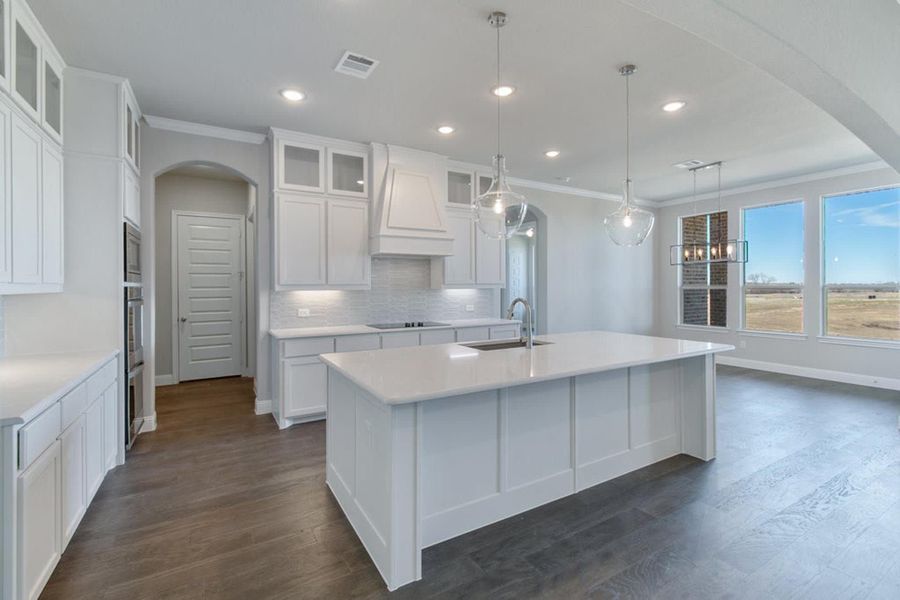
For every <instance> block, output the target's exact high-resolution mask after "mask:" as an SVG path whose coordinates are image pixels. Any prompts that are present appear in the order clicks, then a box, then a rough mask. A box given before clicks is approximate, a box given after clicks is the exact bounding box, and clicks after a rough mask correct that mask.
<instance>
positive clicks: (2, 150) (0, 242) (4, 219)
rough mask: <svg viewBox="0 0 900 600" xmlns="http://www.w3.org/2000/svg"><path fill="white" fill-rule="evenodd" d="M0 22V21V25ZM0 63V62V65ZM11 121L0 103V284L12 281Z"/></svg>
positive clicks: (6, 108) (8, 110)
mask: <svg viewBox="0 0 900 600" xmlns="http://www.w3.org/2000/svg"><path fill="white" fill-rule="evenodd" d="M2 1H3V0H0V2H2ZM2 22H3V21H2V20H0V24H2ZM2 63H3V61H2V60H0V64H2ZM11 119H12V111H11V110H10V109H9V107H8V106H6V105H5V104H3V103H0V284H4V283H10V282H11V281H12V197H11V195H10V194H11V191H12V186H11V185H10V172H9V171H10V164H9V157H10V149H9V145H10V144H9V139H10V128H11V123H10V120H11Z"/></svg>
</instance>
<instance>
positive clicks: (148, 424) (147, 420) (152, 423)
mask: <svg viewBox="0 0 900 600" xmlns="http://www.w3.org/2000/svg"><path fill="white" fill-rule="evenodd" d="M150 431H156V413H155V412H154V413H153V414H152V415H149V416H147V417H144V418H143V419H142V422H141V429H140V432H141V433H147V432H150Z"/></svg>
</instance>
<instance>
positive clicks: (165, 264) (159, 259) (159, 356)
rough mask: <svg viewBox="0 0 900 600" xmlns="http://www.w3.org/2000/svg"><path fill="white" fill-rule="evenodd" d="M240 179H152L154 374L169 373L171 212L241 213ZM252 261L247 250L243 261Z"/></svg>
mask: <svg viewBox="0 0 900 600" xmlns="http://www.w3.org/2000/svg"><path fill="white" fill-rule="evenodd" d="M248 187H250V186H249V185H248V184H247V183H246V182H244V181H230V180H225V179H209V178H203V177H194V176H187V175H176V174H171V173H169V174H165V175H162V176H160V177H158V178H157V179H156V236H155V237H156V289H155V291H154V296H155V299H156V375H157V377H158V376H160V375H169V374H171V373H172V360H173V357H172V323H173V317H172V211H173V210H189V211H196V212H205V213H218V214H232V215H245V214H246V213H247V204H248V197H247V188H248ZM252 260H253V257H252V255H251V254H250V253H249V252H248V253H247V261H248V262H251V261H252Z"/></svg>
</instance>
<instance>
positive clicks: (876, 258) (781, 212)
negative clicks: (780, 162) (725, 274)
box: [744, 188, 900, 283]
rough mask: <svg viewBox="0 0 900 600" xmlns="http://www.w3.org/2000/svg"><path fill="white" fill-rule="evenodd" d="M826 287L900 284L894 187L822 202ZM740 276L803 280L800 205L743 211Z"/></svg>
mask: <svg viewBox="0 0 900 600" xmlns="http://www.w3.org/2000/svg"><path fill="white" fill-rule="evenodd" d="M823 217H824V219H823V220H824V226H825V243H824V252H823V260H824V264H825V282H826V283H890V282H900V188H893V189H885V190H875V191H869V192H859V193H854V194H846V195H840V196H829V197H827V198H826V199H825V206H824V209H823ZM744 235H745V237H746V239H747V241H748V246H749V252H748V257H749V258H748V260H747V265H746V268H745V273H747V275H748V276H749V275H750V274H753V273H764V274H766V275H769V276H771V277H774V278H775V282H777V283H790V282H797V283H801V282H802V281H803V262H802V261H803V203H802V202H793V203H789V204H779V205H774V206H768V207H764V208H758V209H747V210H745V211H744Z"/></svg>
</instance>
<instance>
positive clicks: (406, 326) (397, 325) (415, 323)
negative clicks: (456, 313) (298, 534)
mask: <svg viewBox="0 0 900 600" xmlns="http://www.w3.org/2000/svg"><path fill="white" fill-rule="evenodd" d="M448 326H449V324H448V323H438V322H437V321H405V322H403V323H374V324H371V325H369V327H373V328H375V329H414V328H418V327H448Z"/></svg>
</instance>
